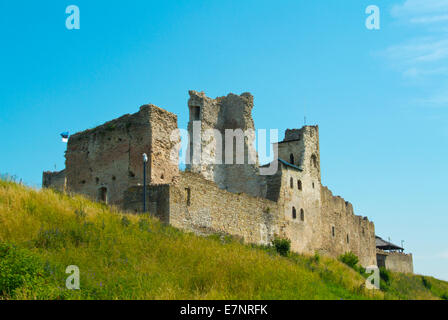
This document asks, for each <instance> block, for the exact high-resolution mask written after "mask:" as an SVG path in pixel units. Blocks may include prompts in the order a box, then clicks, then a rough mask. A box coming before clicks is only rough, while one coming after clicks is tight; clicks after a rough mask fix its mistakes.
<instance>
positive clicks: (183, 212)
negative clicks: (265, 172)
mask: <svg viewBox="0 0 448 320" xmlns="http://www.w3.org/2000/svg"><path fill="white" fill-rule="evenodd" d="M169 198H170V218H169V221H170V224H171V225H173V226H175V227H179V228H181V229H185V230H189V231H194V232H196V233H199V234H208V233H224V234H231V235H235V236H239V237H241V238H242V239H244V241H245V242H248V243H257V244H268V243H270V242H271V241H272V239H273V237H274V235H275V234H276V233H277V230H276V228H277V223H278V220H279V217H278V215H277V213H278V207H277V203H276V202H273V201H270V200H267V199H263V198H257V197H252V196H250V195H247V194H244V193H240V194H236V193H231V192H227V191H225V190H222V189H220V188H219V187H218V186H217V185H216V184H215V183H213V182H212V181H208V180H206V179H204V178H203V177H202V176H201V175H200V174H197V173H192V172H182V173H181V175H180V177H179V180H178V181H177V183H176V184H173V185H171V186H170V196H169Z"/></svg>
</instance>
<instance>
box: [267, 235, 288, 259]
mask: <svg viewBox="0 0 448 320" xmlns="http://www.w3.org/2000/svg"><path fill="white" fill-rule="evenodd" d="M272 245H273V246H274V247H275V250H276V251H277V252H278V253H279V254H280V255H281V256H284V257H287V256H288V255H289V251H290V250H291V240H289V239H282V238H275V239H274V240H272Z"/></svg>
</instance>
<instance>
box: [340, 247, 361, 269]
mask: <svg viewBox="0 0 448 320" xmlns="http://www.w3.org/2000/svg"><path fill="white" fill-rule="evenodd" d="M338 259H339V261H341V262H343V263H345V264H346V265H348V266H349V267H351V268H353V269H355V270H357V271H358V269H357V264H358V262H359V259H358V257H357V256H356V255H355V254H354V253H353V252H351V251H350V252H346V253H344V254H343V255H340V256H339V258H338Z"/></svg>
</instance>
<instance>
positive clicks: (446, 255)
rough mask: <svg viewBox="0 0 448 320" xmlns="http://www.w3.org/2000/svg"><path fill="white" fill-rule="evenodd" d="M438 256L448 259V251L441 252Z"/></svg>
mask: <svg viewBox="0 0 448 320" xmlns="http://www.w3.org/2000/svg"><path fill="white" fill-rule="evenodd" d="M438 257H439V258H442V259H448V251H445V252H441V253H440V254H439V255H438Z"/></svg>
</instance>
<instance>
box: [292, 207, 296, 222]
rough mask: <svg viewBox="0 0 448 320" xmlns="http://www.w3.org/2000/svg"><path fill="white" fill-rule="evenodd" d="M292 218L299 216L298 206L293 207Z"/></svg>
mask: <svg viewBox="0 0 448 320" xmlns="http://www.w3.org/2000/svg"><path fill="white" fill-rule="evenodd" d="M292 218H293V219H296V218H297V212H296V208H295V207H292Z"/></svg>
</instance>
